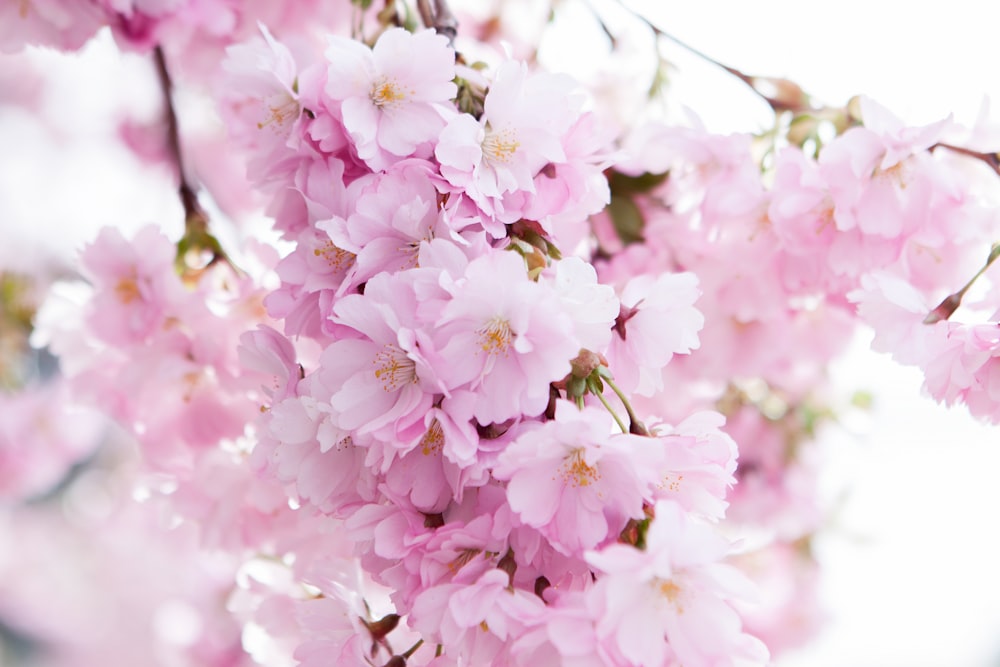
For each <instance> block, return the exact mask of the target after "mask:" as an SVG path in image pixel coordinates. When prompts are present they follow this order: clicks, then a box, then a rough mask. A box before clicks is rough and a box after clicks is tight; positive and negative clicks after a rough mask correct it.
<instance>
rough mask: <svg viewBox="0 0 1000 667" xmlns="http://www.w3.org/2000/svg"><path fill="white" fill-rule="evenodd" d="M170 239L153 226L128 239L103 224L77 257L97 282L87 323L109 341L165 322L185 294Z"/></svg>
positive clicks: (133, 337)
mask: <svg viewBox="0 0 1000 667" xmlns="http://www.w3.org/2000/svg"><path fill="white" fill-rule="evenodd" d="M175 254H176V249H175V247H174V244H173V243H171V242H170V240H169V239H168V238H167V237H166V236H164V235H163V233H162V232H160V231H159V230H158V229H157V228H155V227H144V228H143V229H142V230H140V231H139V233H138V234H136V236H135V238H134V239H132V240H131V241H127V240H126V239H125V237H123V236H122V234H121V232H120V231H118V230H117V229H114V228H112V227H105V228H104V229H102V230H101V233H100V234H99V235H98V237H97V239H96V240H95V241H94V243H93V244H92V245H90V246H88V247H87V248H86V250H84V252H83V256H82V258H81V260H82V262H83V267H84V269H85V272H86V273H85V275H86V277H87V278H88V279H89V280H90V282H91V283H92V284H93V285H94V287H95V288H96V292H95V294H94V301H93V303H92V304H91V306H90V312H89V317H88V325H89V326H90V327H91V328H92V330H93V331H94V333H96V334H97V335H98V336H99V337H100V338H101V339H102V340H103V341H105V342H106V343H109V344H112V345H122V344H130V343H136V342H139V341H141V340H142V339H144V338H146V337H147V336H149V335H151V334H153V333H154V332H155V331H157V330H158V329H160V328H162V327H163V326H164V325H165V324H166V320H167V317H168V315H169V314H170V312H171V309H172V308H177V306H178V302H179V301H181V300H183V298H184V297H185V293H184V289H183V287H182V286H181V282H180V280H179V279H178V277H177V274H176V273H175V271H174V255H175Z"/></svg>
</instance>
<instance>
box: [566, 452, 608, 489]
mask: <svg viewBox="0 0 1000 667" xmlns="http://www.w3.org/2000/svg"><path fill="white" fill-rule="evenodd" d="M559 474H560V475H562V478H563V480H564V481H565V482H566V483H567V484H569V485H571V486H574V487H577V488H579V487H581V486H590V485H591V484H593V483H594V482H596V481H597V480H599V479H600V478H601V473H600V472H598V470H597V468H594V467H592V466H590V465H588V464H587V462H586V461H584V460H583V450H582V449H574V450H573V453H572V454H570V455H569V456H567V457H566V458H565V459H563V462H562V465H561V466H560V467H559Z"/></svg>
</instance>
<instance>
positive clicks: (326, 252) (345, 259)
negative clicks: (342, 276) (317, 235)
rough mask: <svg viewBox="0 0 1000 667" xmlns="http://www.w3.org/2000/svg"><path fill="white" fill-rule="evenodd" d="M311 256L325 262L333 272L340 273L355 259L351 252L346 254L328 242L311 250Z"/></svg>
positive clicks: (331, 242) (345, 251)
mask: <svg viewBox="0 0 1000 667" xmlns="http://www.w3.org/2000/svg"><path fill="white" fill-rule="evenodd" d="M313 255H315V256H316V257H321V258H323V259H324V260H326V263H327V264H328V265H329V266H330V269H331V270H333V271H341V270H343V269H345V268H346V267H348V266H350V265H351V263H352V262H353V261H354V258H355V255H354V253H353V252H348V251H347V250H344V249H343V248H338V247H337V246H335V245H334V244H333V241H330V240H327V241H324V242H323V244H322V245H320V246H319V247H317V248H315V249H314V250H313Z"/></svg>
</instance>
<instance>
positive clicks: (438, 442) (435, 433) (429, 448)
mask: <svg viewBox="0 0 1000 667" xmlns="http://www.w3.org/2000/svg"><path fill="white" fill-rule="evenodd" d="M442 447H444V430H443V429H442V428H441V422H439V421H438V420H437V419H435V420H434V421H432V422H431V425H430V427H429V428H428V429H427V433H424V437H422V438H421V439H420V451H421V453H422V454H423V455H424V456H430V455H431V454H437V453H438V452H440V451H441V448H442Z"/></svg>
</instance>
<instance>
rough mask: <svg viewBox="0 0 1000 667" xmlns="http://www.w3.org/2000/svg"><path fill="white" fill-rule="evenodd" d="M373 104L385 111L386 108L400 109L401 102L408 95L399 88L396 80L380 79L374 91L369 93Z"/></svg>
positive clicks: (373, 88)
mask: <svg viewBox="0 0 1000 667" xmlns="http://www.w3.org/2000/svg"><path fill="white" fill-rule="evenodd" d="M369 97H370V98H371V101H372V104H374V105H375V106H377V107H378V108H379V109H384V108H386V107H389V108H390V109H391V108H394V107H398V106H399V104H400V102H402V101H404V100H405V99H406V93H405V92H404V91H403V90H402V89H401V88H400V87H399V84H398V83H397V82H396V81H395V79H387V78H385V77H382V78H380V79H379V80H378V81H376V82H375V85H374V86H372V91H371V93H369Z"/></svg>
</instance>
